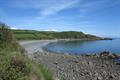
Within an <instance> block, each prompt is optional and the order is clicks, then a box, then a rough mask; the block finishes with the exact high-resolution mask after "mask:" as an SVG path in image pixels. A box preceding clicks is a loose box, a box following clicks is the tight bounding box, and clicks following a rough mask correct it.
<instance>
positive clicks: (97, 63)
mask: <svg viewBox="0 0 120 80" xmlns="http://www.w3.org/2000/svg"><path fill="white" fill-rule="evenodd" d="M34 59H35V60H36V61H38V62H39V63H41V64H44V65H45V66H46V67H47V68H49V69H50V70H51V71H53V73H54V74H55V77H56V78H58V80H120V65H118V64H115V63H114V62H113V60H112V59H108V58H101V57H100V56H97V55H79V56H75V55H65V54H54V53H48V52H46V53H40V52H37V53H35V54H34Z"/></svg>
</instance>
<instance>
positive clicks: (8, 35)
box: [0, 24, 15, 47]
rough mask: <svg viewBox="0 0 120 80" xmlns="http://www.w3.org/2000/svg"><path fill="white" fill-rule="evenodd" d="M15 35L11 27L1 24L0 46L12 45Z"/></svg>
mask: <svg viewBox="0 0 120 80" xmlns="http://www.w3.org/2000/svg"><path fill="white" fill-rule="evenodd" d="M14 41H15V40H14V37H13V34H12V32H11V30H10V29H9V27H8V26H7V25H5V24H0V45H1V46H0V47H10V46H12V44H13V43H15V42H14Z"/></svg>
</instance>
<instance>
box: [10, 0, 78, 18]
mask: <svg viewBox="0 0 120 80" xmlns="http://www.w3.org/2000/svg"><path fill="white" fill-rule="evenodd" d="M78 2H79V0H34V1H33V0H12V4H14V5H12V6H13V7H17V8H23V9H37V10H38V11H39V12H40V14H41V15H45V16H46V15H51V14H55V13H57V12H60V11H62V10H64V9H68V8H71V7H74V6H75V4H77V3H78Z"/></svg>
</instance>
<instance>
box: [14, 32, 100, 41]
mask: <svg viewBox="0 0 120 80" xmlns="http://www.w3.org/2000/svg"><path fill="white" fill-rule="evenodd" d="M12 31H13V33H14V34H15V37H16V38H17V39H18V40H33V39H38V40H39V39H101V38H100V37H97V36H94V35H89V34H85V33H83V32H76V31H66V32H54V31H35V30H12Z"/></svg>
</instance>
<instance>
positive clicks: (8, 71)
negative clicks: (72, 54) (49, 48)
mask: <svg viewBox="0 0 120 80" xmlns="http://www.w3.org/2000/svg"><path fill="white" fill-rule="evenodd" d="M0 80H53V77H52V73H51V72H50V71H49V70H48V69H46V68H45V67H44V66H43V65H41V64H38V63H37V62H35V61H32V60H30V59H28V57H27V56H26V55H25V50H24V49H23V48H22V47H21V46H19V44H18V43H17V42H16V39H15V38H14V36H13V33H12V32H11V30H10V29H9V27H8V26H6V25H5V24H1V25H0Z"/></svg>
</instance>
